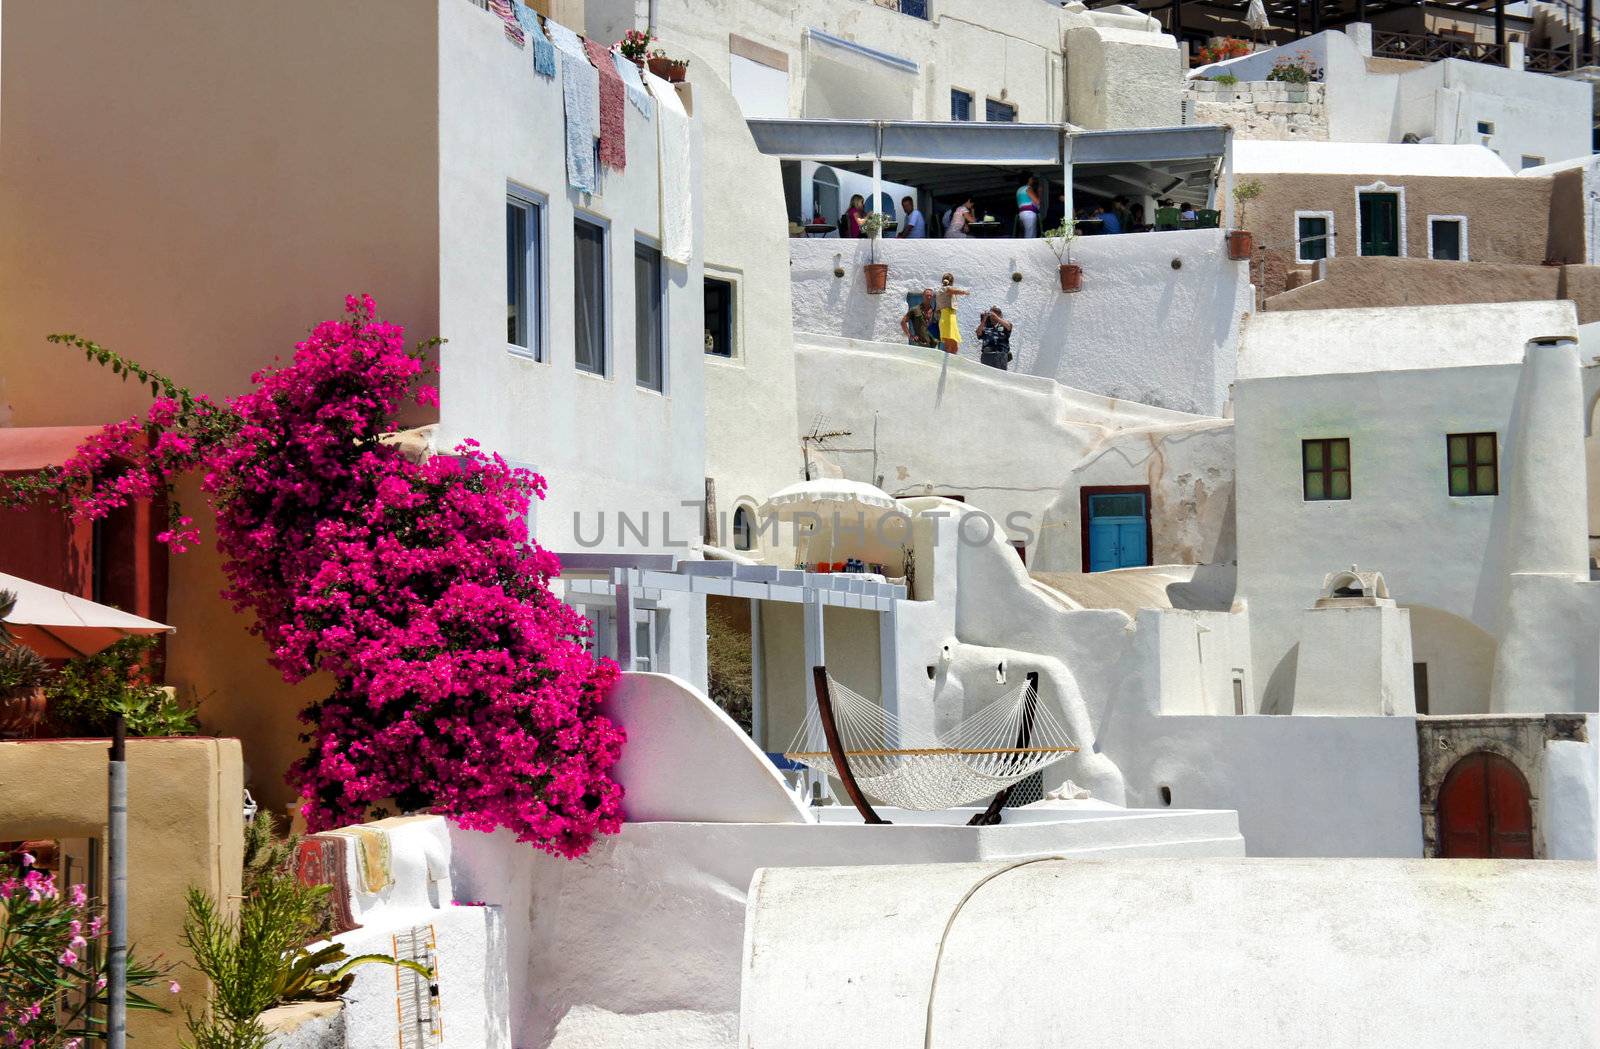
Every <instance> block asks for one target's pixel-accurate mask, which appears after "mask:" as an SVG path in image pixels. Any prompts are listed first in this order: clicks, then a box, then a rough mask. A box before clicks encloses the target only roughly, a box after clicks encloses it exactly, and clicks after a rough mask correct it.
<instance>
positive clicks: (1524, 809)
mask: <svg viewBox="0 0 1600 1049" xmlns="http://www.w3.org/2000/svg"><path fill="white" fill-rule="evenodd" d="M1439 855H1440V856H1443V857H1447V858H1451V859H1468V858H1479V859H1524V860H1531V859H1533V810H1532V808H1531V806H1530V805H1529V801H1528V781H1527V780H1525V779H1524V778H1523V777H1522V773H1521V771H1519V770H1518V769H1517V767H1516V766H1515V765H1513V764H1512V763H1511V762H1509V761H1507V760H1506V759H1505V758H1502V757H1501V756H1500V755H1498V754H1490V753H1488V752H1487V751H1481V750H1480V751H1476V752H1474V753H1471V754H1468V755H1467V756H1466V757H1464V758H1462V759H1461V760H1460V761H1457V762H1456V763H1455V765H1453V766H1451V769H1450V772H1449V773H1448V774H1447V775H1446V776H1445V778H1444V785H1443V786H1441V787H1440V788H1439Z"/></svg>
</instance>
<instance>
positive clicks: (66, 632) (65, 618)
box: [0, 572, 172, 659]
mask: <svg viewBox="0 0 1600 1049" xmlns="http://www.w3.org/2000/svg"><path fill="white" fill-rule="evenodd" d="M7 590H9V591H11V592H12V593H14V594H16V595H17V600H16V604H15V605H14V606H12V608H11V611H9V612H7V613H5V614H4V626H5V629H6V631H7V632H9V633H10V634H11V636H13V637H15V638H16V639H17V640H18V641H20V642H21V643H22V644H24V645H27V646H28V647H29V648H31V649H33V650H34V651H35V652H37V653H39V654H40V655H41V656H43V657H45V658H46V659H72V658H74V657H76V656H92V655H94V654H95V653H96V652H98V651H100V650H101V649H103V648H105V647H107V646H108V645H112V644H115V643H116V642H118V641H120V640H122V639H123V638H125V637H127V636H128V635H130V634H166V633H170V632H171V631H172V627H170V626H167V625H166V624H165V623H157V622H155V621H154V620H150V619H144V618H141V617H140V616H136V615H132V614H131V613H128V612H123V611H121V610H120V609H116V608H112V607H111V606H109V605H102V604H97V603H95V602H93V601H90V600H88V599H86V598H82V597H78V596H76V595H75V594H68V593H66V592H64V591H61V590H54V589H51V588H50V587H48V586H42V585H40V584H39V583H35V582H32V581H30V580H27V579H23V578H21V577H19V576H14V575H6V574H5V573H4V572H0V592H3V591H7Z"/></svg>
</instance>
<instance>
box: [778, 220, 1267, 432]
mask: <svg viewBox="0 0 1600 1049" xmlns="http://www.w3.org/2000/svg"><path fill="white" fill-rule="evenodd" d="M789 250H790V257H791V259H792V260H793V277H794V329H795V331H796V332H797V333H808V334H816V335H831V336H837V337H843V338H848V339H864V340H877V341H881V342H904V338H903V337H902V336H901V335H900V326H899V322H900V317H901V315H902V314H904V312H905V298H904V295H905V293H906V292H907V291H911V290H921V289H922V288H926V287H933V288H937V287H938V286H939V277H940V275H941V274H943V273H946V272H950V273H953V274H954V275H955V278H956V284H957V286H959V287H962V288H966V289H969V290H970V291H971V292H972V294H970V295H968V296H966V297H965V298H962V299H960V300H959V306H958V309H957V316H958V318H959V321H960V325H961V332H962V335H961V337H962V344H961V353H962V355H963V356H969V357H971V358H972V359H974V360H976V359H977V357H978V343H977V339H976V337H975V336H974V335H973V331H974V330H975V329H976V328H977V326H978V317H979V314H980V313H981V312H982V311H983V310H986V309H988V308H989V307H990V306H999V307H1000V308H1001V310H1002V311H1003V312H1004V313H1005V316H1006V318H1007V319H1008V320H1010V321H1012V323H1013V324H1014V325H1015V329H1014V331H1013V333H1012V336H1011V346H1012V352H1013V354H1015V356H1016V360H1015V362H1013V364H1012V367H1013V369H1014V370H1017V371H1021V372H1026V373H1028V374H1030V375H1038V376H1044V377H1046V378H1051V379H1055V380H1056V381H1057V382H1059V383H1061V384H1062V385H1065V386H1072V387H1075V388H1077V389H1080V390H1087V391H1089V392H1091V393H1098V394H1104V395H1106V396H1109V397H1116V398H1119V399H1122V400H1129V401H1138V402H1139V403H1141V404H1151V405H1156V406H1158V407H1163V408H1172V409H1174V410H1177V411H1182V412H1192V413H1195V414H1200V415H1221V414H1223V410H1224V405H1225V404H1226V403H1227V399H1228V384H1229V383H1230V382H1232V381H1233V376H1234V356H1235V347H1236V340H1237V336H1238V332H1239V325H1240V322H1241V321H1242V319H1243V318H1244V316H1245V315H1246V314H1247V313H1249V312H1250V311H1251V309H1252V301H1253V297H1252V293H1251V286H1250V277H1249V273H1248V267H1247V266H1246V264H1245V263H1243V262H1233V261H1231V260H1229V259H1228V257H1227V250H1226V246H1225V243H1224V238H1223V236H1222V234H1221V232H1220V231H1218V230H1186V231H1179V232H1172V233H1136V234H1124V235H1122V236H1110V237H1085V238H1083V239H1081V240H1079V241H1078V242H1077V244H1076V245H1074V247H1073V250H1072V258H1073V261H1075V262H1077V263H1078V264H1079V265H1081V266H1082V267H1083V271H1084V274H1083V290H1082V291H1079V292H1076V293H1072V294H1068V293H1065V292H1063V291H1062V290H1061V286H1060V282H1059V279H1058V276H1057V267H1058V265H1059V263H1058V262H1057V259H1056V256H1055V255H1054V254H1053V253H1052V252H1051V251H1050V249H1049V247H1048V246H1047V245H1046V243H1045V242H1044V241H1042V240H1033V241H1023V240H979V239H971V240H945V239H938V240H926V241H892V240H891V241H880V242H879V243H878V245H877V256H878V258H879V259H880V260H881V261H884V262H887V263H888V265H889V285H888V291H887V292H886V293H885V294H883V295H869V294H867V291H866V285H865V282H864V277H863V274H862V266H864V265H865V264H866V263H867V262H869V261H871V251H872V243H871V242H870V241H865V240H863V241H857V242H853V243H852V242H849V241H839V240H836V239H819V240H810V239H794V240H791V241H790V242H789ZM1175 261H1176V262H1177V263H1178V264H1179V265H1178V267H1177V268H1174V266H1173V263H1174V262H1175ZM836 267H840V268H843V270H844V276H842V277H836V276H834V270H835V268H836ZM1013 273H1020V274H1021V275H1022V279H1021V281H1014V280H1013V279H1012V274H1013Z"/></svg>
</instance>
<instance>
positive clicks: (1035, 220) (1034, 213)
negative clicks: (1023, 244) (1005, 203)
mask: <svg viewBox="0 0 1600 1049" xmlns="http://www.w3.org/2000/svg"><path fill="white" fill-rule="evenodd" d="M1040 203H1041V201H1040V198H1039V179H1038V177H1037V176H1030V177H1029V178H1028V181H1027V182H1026V183H1024V184H1023V185H1021V186H1018V187H1017V224H1018V225H1019V226H1021V227H1022V238H1023V239H1024V240H1032V239H1033V238H1035V237H1037V236H1038V235H1039V205H1040Z"/></svg>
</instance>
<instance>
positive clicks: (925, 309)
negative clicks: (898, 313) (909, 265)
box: [900, 288, 939, 347]
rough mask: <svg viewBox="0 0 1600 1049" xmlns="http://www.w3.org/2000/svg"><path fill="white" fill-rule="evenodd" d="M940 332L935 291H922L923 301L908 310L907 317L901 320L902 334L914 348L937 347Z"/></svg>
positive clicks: (924, 289) (930, 289)
mask: <svg viewBox="0 0 1600 1049" xmlns="http://www.w3.org/2000/svg"><path fill="white" fill-rule="evenodd" d="M937 330H938V317H937V311H936V310H935V308H934V305H933V289H932V288H923V289H922V301H921V302H918V303H915V304H913V305H912V306H911V308H910V309H908V310H906V312H905V316H903V317H901V318H900V333H901V334H902V335H904V336H905V337H906V342H908V343H910V344H911V345H912V346H929V347H932V346H937V345H939V340H938V338H937V337H936V336H935V334H934V333H935V332H936V331H937Z"/></svg>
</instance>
